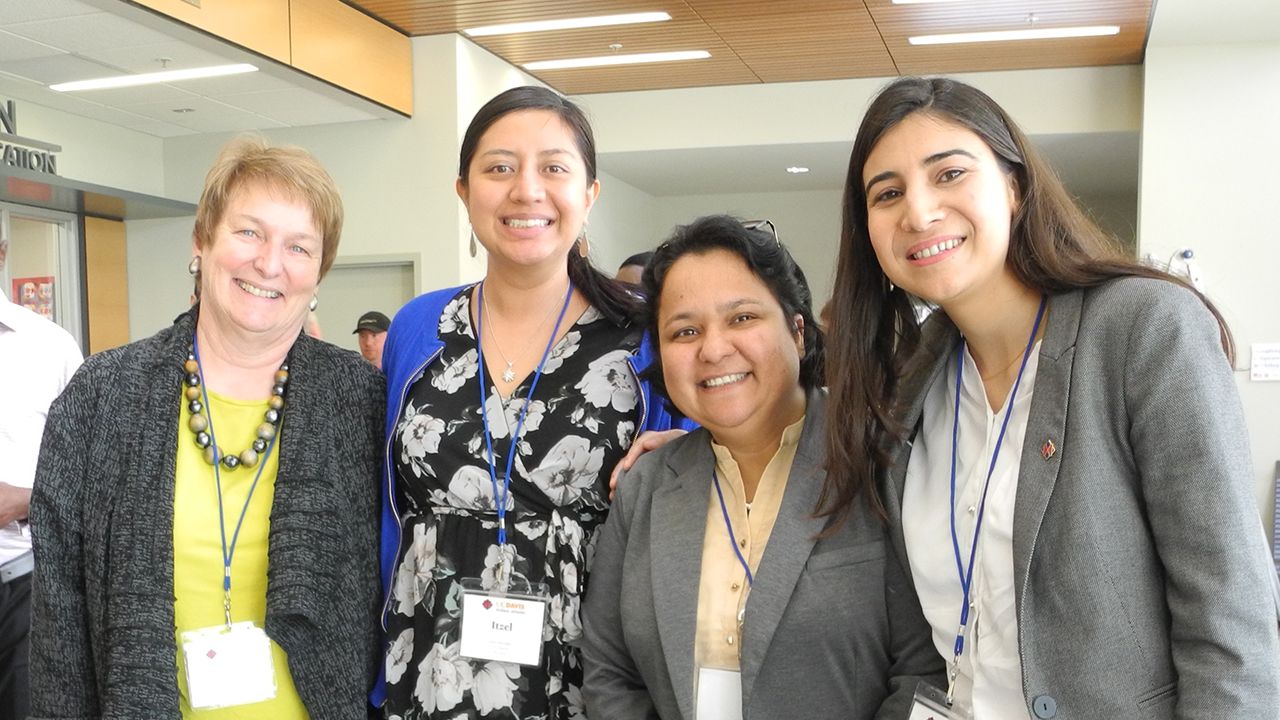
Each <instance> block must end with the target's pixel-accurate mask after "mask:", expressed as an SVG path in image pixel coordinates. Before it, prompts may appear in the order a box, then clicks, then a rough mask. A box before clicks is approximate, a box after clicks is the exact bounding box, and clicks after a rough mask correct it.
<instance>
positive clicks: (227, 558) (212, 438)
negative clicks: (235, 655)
mask: <svg viewBox="0 0 1280 720" xmlns="http://www.w3.org/2000/svg"><path fill="white" fill-rule="evenodd" d="M191 351H192V354H193V355H195V357H196V372H198V373H200V394H201V395H202V396H203V397H204V408H205V410H206V411H207V414H208V416H209V444H210V446H211V447H213V452H214V456H215V457H214V459H213V460H214V462H213V482H214V485H215V487H216V488H217V489H218V530H219V532H220V533H221V534H222V568H223V575H222V609H223V611H225V612H226V614H227V627H231V558H232V556H233V555H235V552H236V541H237V540H239V539H240V527H241V526H242V525H244V516H245V515H246V514H248V512H249V503H250V501H252V500H253V491H254V490H256V489H258V481H259V480H261V479H262V471H263V470H265V469H266V467H267V458H269V457H271V450H272V449H273V448H275V446H276V438H278V437H280V433H279V432H278V431H277V432H276V433H274V434H272V436H271V443H270V444H269V445H267V451H266V452H265V453H263V454H262V459H261V460H259V461H258V472H257V474H255V475H254V476H253V484H252V485H250V486H249V495H248V496H247V497H246V498H245V499H244V508H243V509H241V510H240V519H239V520H237V521H236V529H235V532H233V533H232V535H231V545H229V546H228V545H227V521H226V517H225V515H224V513H223V510H222V474H221V473H220V472H219V471H218V466H219V465H221V464H222V463H221V462H220V461H221V460H222V458H220V457H217V454H218V437H217V436H216V435H214V434H213V406H212V405H210V404H209V386H208V385H206V384H205V381H204V366H203V365H201V364H200V345H199V343H197V342H196V336H195V333H192V334H191ZM283 413H284V409H283V408H281V418H280V424H279V426H278V428H282V427H284V416H283Z"/></svg>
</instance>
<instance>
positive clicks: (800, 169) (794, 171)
mask: <svg viewBox="0 0 1280 720" xmlns="http://www.w3.org/2000/svg"><path fill="white" fill-rule="evenodd" d="M787 172H789V173H791V174H792V175H799V174H800V173H807V172H809V168H806V167H789V168H787Z"/></svg>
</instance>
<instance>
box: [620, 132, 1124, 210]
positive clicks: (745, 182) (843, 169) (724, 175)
mask: <svg viewBox="0 0 1280 720" xmlns="http://www.w3.org/2000/svg"><path fill="white" fill-rule="evenodd" d="M1031 141H1032V142H1033V143H1035V145H1036V147H1038V148H1039V149H1040V151H1041V152H1042V153H1044V154H1045V156H1047V157H1048V159H1049V162H1050V163H1051V164H1052V165H1053V167H1054V169H1055V170H1057V172H1058V175H1059V177H1061V178H1062V180H1063V182H1064V183H1066V185H1067V188H1068V189H1069V190H1070V191H1071V192H1072V193H1073V194H1075V195H1078V196H1084V197H1108V196H1109V197H1132V196H1136V194H1137V189H1138V148H1139V138H1138V133H1136V132H1111V133H1070V134H1056V135H1037V136H1033V137H1032V138H1031ZM852 148H853V143H852V141H850V142H839V143H809V144H794V145H762V146H751V147H722V148H693V149H683V150H652V151H637V152H616V153H601V155H600V159H599V162H600V169H601V170H602V171H603V172H606V173H608V174H609V175H611V176H613V177H615V178H617V179H619V180H621V181H623V182H625V183H627V184H628V185H631V186H633V187H636V188H639V189H640V190H643V191H645V192H646V193H648V194H650V195H654V196H658V197H667V196H673V195H727V194H739V193H762V192H787V191H800V190H840V189H843V188H844V181H845V175H846V174H847V173H848V169H849V153H850V152H851V150H852ZM793 166H798V167H807V168H809V172H807V173H803V174H791V173H788V172H787V168H788V167H793Z"/></svg>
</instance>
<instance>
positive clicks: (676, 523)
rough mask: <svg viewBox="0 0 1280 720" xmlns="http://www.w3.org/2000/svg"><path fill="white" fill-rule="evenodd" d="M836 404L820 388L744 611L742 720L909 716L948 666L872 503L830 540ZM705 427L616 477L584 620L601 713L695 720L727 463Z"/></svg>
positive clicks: (589, 697) (591, 691)
mask: <svg viewBox="0 0 1280 720" xmlns="http://www.w3.org/2000/svg"><path fill="white" fill-rule="evenodd" d="M825 405H826V397H825V394H823V393H820V392H818V393H811V394H810V396H809V407H808V412H807V414H806V420H805V427H804V431H803V433H802V434H801V438H800V444H799V447H798V448H797V451H796V458H795V462H794V463H793V464H792V467H791V475H790V476H789V478H788V480H787V488H786V491H785V493H784V494H783V499H782V506H781V508H780V509H779V512H778V518H777V520H776V522H775V524H774V527H773V532H772V534H771V535H770V538H769V544H768V546H767V547H766V548H765V552H764V556H763V557H762V558H761V561H760V566H759V568H758V569H757V571H756V573H755V576H756V581H755V585H754V587H753V589H752V591H751V595H750V596H749V598H748V600H747V606H746V616H745V627H744V630H743V633H744V639H743V641H742V695H743V712H744V717H745V718H792V717H803V718H806V719H807V720H808V719H813V718H841V719H842V720H851V719H852V720H858V719H861V718H873V717H874V718H905V717H906V716H907V712H908V707H909V704H910V700H911V696H912V694H913V692H914V691H915V687H916V684H917V682H918V681H919V680H920V678H921V677H922V676H928V677H929V678H930V679H931V680H933V681H934V682H935V683H940V682H941V671H942V663H941V661H940V659H939V658H938V656H937V654H936V653H935V652H934V650H933V647H932V645H931V643H930V640H929V635H928V626H927V624H926V622H925V620H924V617H923V615H922V613H921V611H920V606H919V603H918V602H917V601H916V598H915V594H914V593H913V592H911V591H910V589H909V585H908V581H907V578H906V574H905V573H904V572H903V570H902V567H901V565H900V564H899V563H898V562H897V561H896V559H894V558H893V557H892V551H890V550H889V549H888V542H887V531H886V528H885V526H884V525H883V523H881V522H880V521H878V520H877V519H875V518H874V517H872V516H871V514H870V513H867V512H865V511H863V510H862V509H861V508H859V509H858V510H856V511H855V512H854V513H853V514H852V516H851V517H850V518H849V520H848V521H847V522H846V523H845V524H844V526H843V527H842V528H841V529H840V530H839V531H838V532H836V533H835V534H834V535H832V536H831V537H829V538H825V539H823V540H819V541H816V542H815V540H814V538H815V536H817V535H818V534H819V533H821V532H822V530H823V528H824V527H825V525H826V522H825V521H824V520H821V519H815V518H813V517H811V516H812V513H813V510H814V508H815V507H816V504H817V500H818V495H819V493H820V492H821V488H822V483H823V479H824V478H825V476H826V473H825V471H824V470H823V469H822V463H823V457H824V456H823V451H822V445H823V434H824V430H823V425H824V423H823V414H824V408H825ZM710 441H711V437H710V435H709V434H708V433H707V431H706V430H697V431H695V432H693V433H690V434H689V435H686V436H685V437H682V438H680V439H678V440H675V441H673V442H671V443H669V444H668V445H667V446H665V447H663V448H662V449H660V450H656V451H653V452H651V453H648V454H647V455H645V456H644V457H642V458H641V459H640V460H639V461H638V462H637V463H636V465H635V467H634V468H632V470H631V471H630V472H628V473H626V474H625V475H624V476H623V477H622V478H621V479H620V480H619V481H618V494H617V497H615V499H614V501H613V508H612V510H611V511H610V514H609V520H608V522H607V523H606V524H605V529H604V531H603V534H602V535H601V538H600V541H599V544H598V546H597V550H596V556H595V565H594V566H593V569H592V574H591V581H590V587H589V588H588V592H587V598H586V605H585V609H584V612H583V626H584V627H583V630H584V648H583V656H584V666H585V673H586V679H585V683H584V687H583V692H584V695H585V699H586V703H587V714H588V716H589V717H592V718H601V719H607V720H625V719H628V718H658V717H661V718H664V719H665V720H679V719H681V718H684V719H685V720H692V719H693V717H694V708H695V696H694V692H695V690H694V677H695V672H696V668H695V667H694V633H695V630H696V625H697V608H698V578H699V577H700V573H701V566H702V545H703V538H704V535H705V530H706V518H707V508H708V505H709V503H710V493H711V491H712V485H711V471H712V468H713V467H714V465H715V456H714V454H713V453H712V450H711V445H710Z"/></svg>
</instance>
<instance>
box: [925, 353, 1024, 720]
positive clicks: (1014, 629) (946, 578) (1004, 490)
mask: <svg viewBox="0 0 1280 720" xmlns="http://www.w3.org/2000/svg"><path fill="white" fill-rule="evenodd" d="M1039 353H1040V343H1039V342H1036V344H1035V346H1034V347H1033V348H1032V350H1031V357H1030V358H1028V360H1027V365H1026V368H1025V370H1024V371H1023V374H1022V382H1021V383H1020V384H1019V386H1018V394H1017V396H1016V397H1015V398H1014V399H1013V410H1012V415H1011V416H1010V417H1009V427H1008V430H1006V432H1005V436H1004V441H1003V442H1002V443H1001V444H1000V455H999V458H998V459H997V460H996V466H995V469H994V471H993V472H992V474H991V484H990V488H989V489H988V490H987V504H986V511H985V512H984V513H983V519H982V527H981V530H980V533H979V536H978V538H977V543H978V551H977V555H976V557H975V559H974V565H975V567H974V570H973V580H972V583H973V592H972V593H971V595H970V601H971V602H972V603H973V609H971V610H970V612H969V623H968V628H967V629H966V631H965V645H964V653H963V654H962V655H961V657H960V667H959V671H960V675H959V677H958V678H957V680H956V697H957V698H959V699H961V700H963V701H965V702H970V703H971V707H972V708H973V714H974V717H975V718H980V719H981V718H1000V719H1001V720H1012V719H1015V718H1023V719H1027V718H1030V712H1029V711H1028V708H1027V701H1026V699H1025V698H1024V697H1023V694H1022V659H1021V656H1020V655H1019V652H1018V616H1017V605H1016V598H1015V593H1014V587H1015V584H1014V574H1013V514H1014V505H1015V500H1016V497H1017V491H1018V471H1019V469H1020V468H1021V465H1022V463H1021V456H1022V442H1023V438H1024V437H1025V435H1026V432H1027V421H1028V419H1029V418H1030V414H1031V397H1032V393H1033V390H1034V388H1035V382H1036V369H1037V368H1038V367H1039ZM1008 402H1009V401H1008V400H1007V399H1006V400H1005V404H1006V405H1008ZM955 403H956V364H955V363H950V364H949V365H948V367H947V371H946V372H945V373H941V374H940V375H939V377H938V379H937V380H935V381H934V384H933V385H932V386H931V387H930V388H929V391H928V394H927V395H926V396H925V403H924V414H923V419H922V422H923V425H922V427H921V429H920V432H919V433H918V434H917V435H916V440H915V444H914V446H913V447H912V449H911V460H910V461H909V462H908V464H907V480H906V488H905V490H904V492H903V498H902V530H903V534H904V535H905V538H906V544H907V556H908V558H909V560H910V564H911V575H912V578H913V579H914V580H915V585H916V592H917V594H918V595H919V596H920V605H921V607H922V608H923V609H924V615H925V618H927V619H928V621H929V624H930V625H931V626H932V628H933V643H934V645H935V646H936V647H937V649H938V653H939V654H940V655H942V657H943V658H944V659H946V661H947V663H948V664H950V662H951V659H952V658H953V657H954V656H955V642H956V631H957V630H958V629H959V627H960V608H961V605H962V604H963V602H964V600H963V598H964V593H963V590H962V588H961V585H960V571H959V569H958V567H957V563H956V552H955V548H954V545H953V543H952V539H951V433H952V427H953V418H954V417H955V413H956V405H955ZM1004 419H1005V418H1004V408H1003V407H1002V408H1000V410H998V411H993V410H992V409H991V406H990V404H988V402H987V393H986V388H985V387H984V386H983V383H982V376H981V375H980V374H979V373H978V366H977V365H975V364H974V362H973V358H972V357H971V356H970V355H969V352H968V349H967V348H966V350H965V353H964V376H963V378H962V379H961V387H960V417H959V426H960V433H959V438H958V442H957V453H956V500H955V518H956V539H957V540H958V542H959V546H960V558H961V563H962V564H963V566H965V567H966V568H967V567H968V565H969V556H970V550H971V549H972V548H973V543H974V527H975V525H976V524H977V520H978V509H979V508H980V506H981V503H982V490H983V485H984V484H986V482H987V472H988V470H990V468H991V457H992V454H993V453H994V452H995V448H996V441H997V438H999V436H1000V427H1001V425H1002V424H1003V423H1004Z"/></svg>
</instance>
